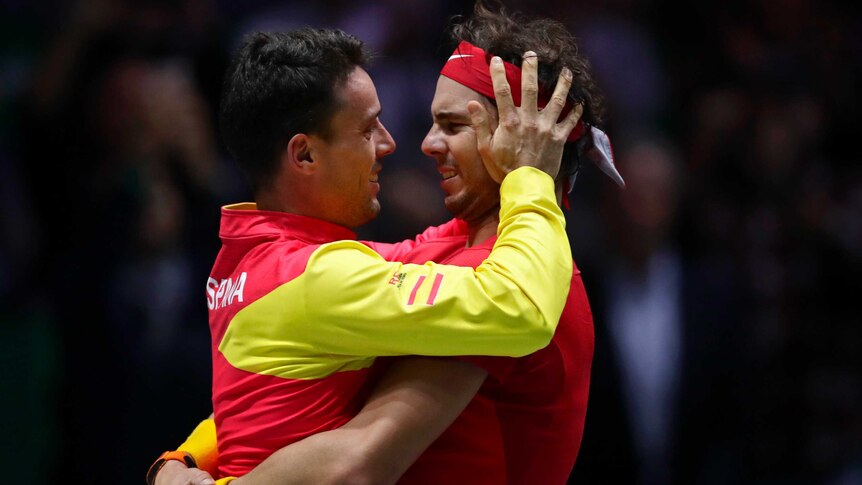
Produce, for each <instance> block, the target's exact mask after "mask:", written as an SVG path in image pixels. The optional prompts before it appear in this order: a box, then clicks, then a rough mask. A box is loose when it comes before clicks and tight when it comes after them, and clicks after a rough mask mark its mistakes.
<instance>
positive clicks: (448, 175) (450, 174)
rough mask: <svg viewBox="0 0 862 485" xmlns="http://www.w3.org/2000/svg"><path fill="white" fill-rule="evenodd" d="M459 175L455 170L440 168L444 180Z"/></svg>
mask: <svg viewBox="0 0 862 485" xmlns="http://www.w3.org/2000/svg"><path fill="white" fill-rule="evenodd" d="M456 175H458V172H456V171H454V170H444V169H441V170H440V176H441V177H443V180H449V179H450V178H452V177H454V176H456Z"/></svg>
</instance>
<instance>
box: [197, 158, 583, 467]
mask: <svg viewBox="0 0 862 485" xmlns="http://www.w3.org/2000/svg"><path fill="white" fill-rule="evenodd" d="M500 192H501V209H500V224H499V227H498V239H497V243H496V244H495V246H494V249H493V251H492V252H491V254H490V256H489V257H488V259H487V260H485V261H484V262H483V263H482V264H481V265H479V266H478V267H477V268H475V270H474V269H473V268H465V267H459V266H445V265H438V264H435V263H430V262H429V263H426V264H421V265H419V264H403V263H399V262H393V261H387V259H396V258H397V257H399V255H402V254H404V253H406V252H407V251H409V250H410V249H411V248H412V247H413V245H415V243H411V242H408V243H403V244H397V245H374V244H372V245H365V244H362V243H360V242H357V241H354V240H353V238H354V235H353V233H352V232H351V231H349V230H347V229H345V228H343V227H340V226H336V225H333V224H330V223H327V222H325V221H322V220H317V219H311V218H307V217H302V216H297V215H293V214H287V213H279V212H265V211H258V210H255V206H254V205H253V204H238V205H234V206H228V207H225V208H224V209H223V210H222V223H221V229H220V237H221V239H222V244H223V246H222V249H221V251H220V252H219V255H218V257H217V259H216V262H215V264H214V266H213V269H212V272H211V274H210V278H209V280H208V283H207V304H208V306H209V309H210V312H209V320H210V329H211V332H212V345H213V409H214V413H215V422H216V429H217V431H218V448H219V458H218V461H219V474H220V475H221V476H238V475H242V474H245V473H247V472H248V471H250V470H251V469H252V468H253V467H254V466H256V465H257V464H258V463H260V462H261V461H262V460H263V459H265V458H266V457H268V456H269V455H270V454H272V453H273V452H274V451H276V450H278V449H279V448H281V447H283V446H285V445H287V444H290V443H293V442H295V441H298V440H300V439H302V438H304V437H306V436H309V435H311V434H314V433H318V432H321V431H325V430H328V429H333V428H336V427H338V426H341V425H342V424H344V423H345V422H347V421H348V420H349V419H350V418H351V417H353V416H354V415H355V414H356V412H357V411H358V410H359V408H360V406H361V405H362V403H363V402H364V398H365V394H364V390H365V389H366V387H367V384H368V382H367V381H368V380H369V377H370V375H369V369H370V366H371V364H372V363H373V362H374V358H375V357H376V356H387V355H406V354H421V355H440V356H442V355H500V356H521V355H526V354H529V353H531V352H534V351H536V350H538V349H540V348H542V347H544V346H546V345H547V344H548V342H549V341H550V339H551V337H552V336H553V333H554V330H555V327H556V325H557V322H558V321H559V318H560V314H561V312H562V310H563V305H564V304H565V301H566V295H567V293H568V291H569V282H570V278H571V274H572V260H571V253H570V249H569V245H568V241H567V239H566V234H565V221H564V218H563V215H562V213H561V212H560V209H559V207H558V206H557V204H556V199H555V196H554V184H553V180H552V179H551V178H550V177H549V176H548V175H546V174H544V173H542V172H540V171H538V170H536V169H532V168H521V169H518V170H516V171H514V172H512V173H511V174H509V175H508V176H507V177H506V179H505V180H504V182H503V184H502V186H501V189H500ZM442 230H446V229H445V228H443V229H442ZM420 242H421V237H420ZM375 249H376V250H375Z"/></svg>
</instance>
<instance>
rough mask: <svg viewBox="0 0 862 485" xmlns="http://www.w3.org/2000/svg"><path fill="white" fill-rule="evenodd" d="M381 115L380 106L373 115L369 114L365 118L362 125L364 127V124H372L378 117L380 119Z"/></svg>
mask: <svg viewBox="0 0 862 485" xmlns="http://www.w3.org/2000/svg"><path fill="white" fill-rule="evenodd" d="M382 113H383V107H382V106H381V107H380V108H377V110H376V111H374V112H373V113H371V114H370V115H368V116H367V117H365V118H364V119H363V120H362V124H363V125H364V124H368V123H371V122H372V121H374V120H375V119H377V118H379V117H380V115H381V114H382Z"/></svg>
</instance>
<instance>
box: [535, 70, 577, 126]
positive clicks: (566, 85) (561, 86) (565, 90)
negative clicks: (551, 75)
mask: <svg viewBox="0 0 862 485" xmlns="http://www.w3.org/2000/svg"><path fill="white" fill-rule="evenodd" d="M571 87H572V71H570V70H569V68H568V67H564V68H563V70H562V71H561V72H560V77H559V78H557V85H556V87H554V94H553V95H552V96H551V100H550V101H549V102H548V105H547V106H545V109H543V110H542V114H543V115H544V116H547V117H548V118H547V119H550V121H551V123H555V124H556V123H557V119H559V117H560V113H562V112H563V107H564V106H566V99H567V98H568V95H569V89H570V88H571Z"/></svg>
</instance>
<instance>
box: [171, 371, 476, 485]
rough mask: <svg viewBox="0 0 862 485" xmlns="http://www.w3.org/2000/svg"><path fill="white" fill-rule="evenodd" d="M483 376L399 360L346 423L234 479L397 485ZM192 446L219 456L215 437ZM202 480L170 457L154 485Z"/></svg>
mask: <svg viewBox="0 0 862 485" xmlns="http://www.w3.org/2000/svg"><path fill="white" fill-rule="evenodd" d="M486 375H487V372H485V370H483V369H481V368H480V367H477V366H475V365H472V364H469V363H467V362H463V361H458V360H452V359H428V358H421V357H410V358H405V359H401V360H399V361H397V362H395V363H394V364H393V365H392V366H391V367H390V368H389V370H388V371H387V373H386V375H385V376H384V377H383V379H382V380H381V381H380V383H379V384H378V385H377V387H376V388H375V390H374V392H373V393H372V395H371V396H370V397H369V399H368V401H367V402H366V404H365V406H363V408H362V410H361V411H360V412H359V414H357V415H356V416H355V417H354V418H353V419H351V420H350V421H349V422H348V423H346V424H345V425H344V426H342V427H340V428H338V429H334V430H331V431H327V432H324V433H319V434H316V435H312V436H309V437H308V438H306V439H304V440H302V441H299V442H296V443H293V444H291V445H288V446H286V447H284V448H282V449H281V450H279V451H277V452H275V453H274V454H273V455H271V456H270V457H269V458H267V459H266V460H264V462H263V463H261V464H260V465H258V467H257V468H255V469H254V470H253V471H251V472H250V473H249V474H248V475H245V476H244V477H242V478H240V479H238V480H236V481H234V482H233V483H236V484H237V485H241V484H246V483H247V484H250V485H267V484H284V485H289V484H294V483H296V484H307V483H315V484H327V483H332V484H386V483H394V482H396V481H397V480H398V478H399V477H400V476H401V475H402V474H403V473H404V472H405V471H406V470H407V468H409V467H410V465H411V464H412V463H413V462H414V461H416V458H417V457H418V456H419V455H420V454H421V453H422V452H423V451H424V450H425V449H426V448H427V447H428V446H429V445H430V444H431V443H432V442H433V441H434V440H435V439H437V437H438V436H439V435H440V434H441V433H442V432H443V431H444V430H445V429H446V428H447V427H448V426H449V425H450V424H451V423H452V421H454V420H455V418H456V417H457V416H458V414H460V413H461V411H462V410H463V409H464V407H466V406H467V404H468V403H469V402H470V400H471V399H472V398H473V396H475V394H476V392H477V391H478V390H479V387H480V386H481V385H482V382H483V381H484V380H485V376H486ZM204 445H207V446H204ZM197 450H199V451H198V452H199V453H206V454H210V455H211V454H213V453H216V452H217V451H216V441H215V439H214V437H213V439H212V440H211V441H210V442H209V443H208V444H207V443H201V444H199V446H197ZM194 455H195V454H194V453H193V456H194ZM195 458H197V456H195ZM207 479H211V478H210V476H209V475H207V474H202V473H201V470H198V469H189V468H187V467H186V466H185V464H183V463H182V462H179V461H170V462H168V463H167V464H165V466H164V467H163V468H162V469H161V470H160V471H159V473H158V475H157V477H156V482H155V483H156V485H168V484H177V485H186V484H190V485H206V484H207V483H213V482H211V481H210V482H207V481H206V480H207Z"/></svg>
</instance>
